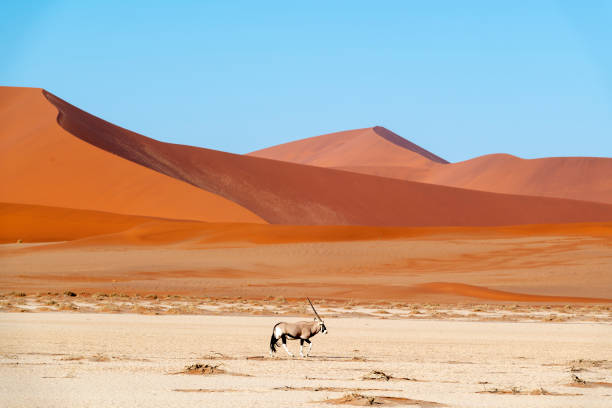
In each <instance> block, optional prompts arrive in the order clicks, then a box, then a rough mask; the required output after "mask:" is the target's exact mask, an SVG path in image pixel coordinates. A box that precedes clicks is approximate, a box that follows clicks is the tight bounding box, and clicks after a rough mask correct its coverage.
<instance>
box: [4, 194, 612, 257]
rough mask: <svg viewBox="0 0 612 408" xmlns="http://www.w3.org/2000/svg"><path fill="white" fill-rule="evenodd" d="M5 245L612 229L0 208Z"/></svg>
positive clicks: (606, 233) (606, 227)
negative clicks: (215, 218)
mask: <svg viewBox="0 0 612 408" xmlns="http://www.w3.org/2000/svg"><path fill="white" fill-rule="evenodd" d="M0 225H2V229H1V230H0V243H12V242H16V241H17V240H21V241H23V242H24V243H34V242H57V241H75V240H78V241H79V242H78V245H90V246H93V245H95V246H98V245H148V246H155V245H166V244H173V245H176V244H181V243H186V244H187V245H189V246H194V245H196V246H197V245H200V244H201V245H207V244H214V243H232V242H243V243H244V242H248V243H254V244H288V243H306V242H350V241H377V240H379V241H383V240H394V239H406V238H426V237H431V238H432V239H445V238H448V239H452V238H454V237H461V238H463V239H465V238H466V237H471V238H473V239H483V238H487V237H489V238H500V237H529V236H576V235H578V236H585V237H611V236H612V223H572V224H537V225H513V226H503V227H378V226H349V225H345V226H342V225H338V226H332V225H302V226H294V225H272V224H254V223H208V222H199V221H182V220H173V219H163V218H152V217H142V216H133V215H123V214H114V213H108V212H100V211H91V210H79V209H72V208H61V207H49V206H38V205H28V204H15V203H0Z"/></svg>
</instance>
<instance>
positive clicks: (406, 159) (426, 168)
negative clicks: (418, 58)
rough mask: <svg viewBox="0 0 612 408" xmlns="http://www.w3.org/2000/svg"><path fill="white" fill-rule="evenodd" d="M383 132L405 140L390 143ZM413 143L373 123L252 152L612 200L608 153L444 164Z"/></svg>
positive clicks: (505, 189) (498, 188) (451, 182)
mask: <svg viewBox="0 0 612 408" xmlns="http://www.w3.org/2000/svg"><path fill="white" fill-rule="evenodd" d="M384 132H387V134H391V135H393V137H394V139H393V140H396V141H397V140H401V141H403V142H401V143H400V142H396V143H392V142H390V141H389V140H391V139H390V138H385V137H383V135H384V134H385V133H384ZM414 146H416V145H414V144H412V143H410V142H408V141H407V140H405V139H403V138H401V137H400V136H398V135H396V134H395V133H393V132H390V131H388V130H387V129H385V128H382V127H376V128H367V129H357V130H349V131H345V132H338V133H331V134H328V135H323V136H317V137H312V138H307V139H302V140H297V141H294V142H290V143H285V144H281V145H278V146H273V147H269V148H267V149H262V150H258V151H256V152H253V153H250V155H253V156H257V157H266V158H269V159H275V160H281V161H287V162H294V163H303V164H310V165H313V166H320V167H327V168H336V169H342V170H347V171H352V172H355V173H361V174H372V175H376V176H382V177H390V178H396V179H400V180H411V181H418V182H424V183H431V184H438V185H444V186H452V187H459V188H467V189H473V190H481V191H491V192H497V193H506V194H520V195H532V196H544V197H560V198H569V199H574V200H584V201H596V202H603V203H612V159H610V158H597V157H550V158H542V159H532V160H526V159H521V158H518V157H515V156H511V155H508V154H491V155H486V156H481V157H476V158H474V159H471V160H467V161H463V162H459V163H452V164H448V162H446V161H445V160H443V159H440V158H439V157H438V156H435V155H433V154H432V153H430V152H427V151H425V150H423V149H421V150H419V149H420V148H418V146H417V148H415V147H414ZM415 152H416V153H415Z"/></svg>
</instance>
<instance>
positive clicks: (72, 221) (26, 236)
mask: <svg viewBox="0 0 612 408" xmlns="http://www.w3.org/2000/svg"><path fill="white" fill-rule="evenodd" d="M153 220H156V219H155V218H148V217H140V216H135V215H121V214H113V213H106V212H100V211H90V210H76V209H72V208H60V207H48V206H40V205H28V204H13V203H0V244H5V243H11V242H16V241H18V240H21V241H23V242H24V243H29V242H53V241H72V240H75V239H80V238H86V237H91V236H95V235H101V234H111V233H114V232H121V231H125V230H128V229H130V228H133V227H135V226H137V225H141V224H143V223H146V222H151V221H153Z"/></svg>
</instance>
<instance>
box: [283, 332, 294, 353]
mask: <svg viewBox="0 0 612 408" xmlns="http://www.w3.org/2000/svg"><path fill="white" fill-rule="evenodd" d="M281 339H282V340H283V348H284V349H285V351H286V352H287V354H289V357H294V356H293V353H291V352H290V351H289V349H288V348H287V336H285V335H284V334H283V337H281Z"/></svg>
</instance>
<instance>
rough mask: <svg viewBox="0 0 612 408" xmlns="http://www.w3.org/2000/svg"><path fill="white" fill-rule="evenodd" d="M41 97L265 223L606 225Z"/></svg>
mask: <svg viewBox="0 0 612 408" xmlns="http://www.w3.org/2000/svg"><path fill="white" fill-rule="evenodd" d="M45 95H46V96H47V98H48V99H49V100H50V101H51V102H52V103H53V104H54V105H55V106H56V107H57V108H58V110H59V111H60V115H59V118H58V121H59V123H60V125H61V126H63V127H64V128H65V129H66V130H67V131H69V132H70V133H72V134H73V135H75V136H77V137H78V138H80V139H82V140H84V141H86V142H88V143H90V144H92V145H95V146H97V147H99V148H101V149H103V150H106V151H108V152H111V153H113V154H114V155H117V156H120V157H123V158H125V159H128V160H130V161H132V162H135V163H138V164H140V165H142V166H145V167H148V168H150V169H152V170H155V171H156V172H159V173H163V174H165V175H168V176H171V177H173V178H176V179H179V180H182V181H185V182H187V183H189V184H192V185H194V186H197V187H200V188H202V189H204V190H207V191H209V192H212V193H214V194H218V195H220V196H222V197H225V198H227V199H229V200H231V201H233V202H235V203H237V204H239V205H241V206H243V207H245V208H248V209H249V210H251V211H252V212H253V213H255V214H257V215H258V216H260V217H261V218H263V219H264V220H266V221H268V222H270V223H277V224H328V225H329V224H333V225H347V224H348V225H379V226H399V225H404V226H409V225H411V226H424V225H431V226H434V225H447V226H448V225H511V224H530V223H565V222H590V221H611V220H612V206H611V205H602V204H592V203H586V202H578V201H566V200H556V199H547V198H534V197H523V196H510V195H500V194H492V193H484V192H476V191H471V190H464V189H455V188H449V187H442V186H435V185H430V184H423V183H414V182H408V181H400V180H392V179H387V178H381V177H374V176H366V175H359V174H355V173H349V172H345V171H337V170H331V169H323V168H319V167H314V166H305V165H299V164H294V163H285V162H280V161H276V160H267V159H262V158H257V157H249V156H241V155H235V154H230V153H224V152H219V151H214V150H209V149H203V148H197V147H191V146H182V145H174V144H169V143H162V142H158V141H155V140H153V139H150V138H147V137H144V136H141V135H139V134H136V133H134V132H130V131H128V130H126V129H122V128H119V127H117V126H115V125H112V124H111V123H108V122H106V121H103V120H101V119H99V118H96V117H94V116H92V115H90V114H88V113H86V112H84V111H82V110H80V109H78V108H76V107H74V106H72V105H70V104H68V103H67V102H65V101H63V100H61V99H59V98H57V97H56V96H54V95H51V94H49V93H48V92H45ZM387 138H389V139H391V136H389V135H387ZM385 140H386V139H385ZM416 150H418V149H416ZM422 154H425V153H422ZM420 157H423V156H420ZM427 160H429V159H427ZM430 161H431V160H430ZM12 201H15V200H12Z"/></svg>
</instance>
